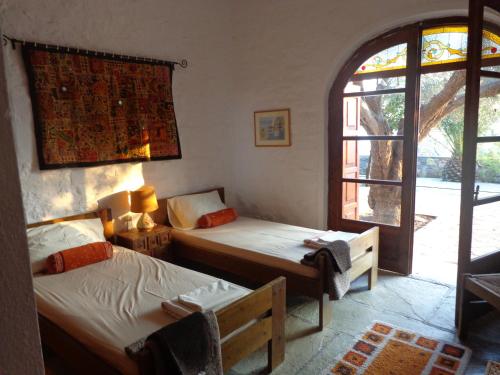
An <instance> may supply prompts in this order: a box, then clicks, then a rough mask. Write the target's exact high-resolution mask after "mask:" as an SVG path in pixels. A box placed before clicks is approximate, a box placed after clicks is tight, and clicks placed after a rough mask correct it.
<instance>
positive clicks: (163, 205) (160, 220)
mask: <svg viewBox="0 0 500 375" xmlns="http://www.w3.org/2000/svg"><path fill="white" fill-rule="evenodd" d="M214 190H217V192H218V193H219V196H220V199H221V200H222V202H224V203H225V202H226V199H225V193H224V188H223V187H218V188H212V189H207V190H202V191H196V192H191V193H186V194H178V195H176V196H179V195H188V194H201V193H208V192H210V191H214ZM169 198H173V197H168V198H161V199H158V207H159V208H158V209H157V210H156V211H155V212H151V213H150V215H151V217H152V218H153V220H154V221H155V223H156V224H163V225H170V222H169V221H168V213H167V201H168V199H169Z"/></svg>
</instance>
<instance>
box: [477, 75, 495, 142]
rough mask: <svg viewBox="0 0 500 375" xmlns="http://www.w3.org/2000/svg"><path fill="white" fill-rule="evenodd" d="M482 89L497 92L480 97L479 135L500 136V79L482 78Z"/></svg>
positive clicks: (486, 91) (485, 91)
mask: <svg viewBox="0 0 500 375" xmlns="http://www.w3.org/2000/svg"><path fill="white" fill-rule="evenodd" d="M481 91H482V92H484V93H488V92H492V93H494V92H497V94H496V95H491V94H488V95H487V96H482V97H481V98H480V99H479V119H478V121H479V123H478V126H479V128H478V136H479V137H487V136H500V79H498V78H484V77H483V78H481Z"/></svg>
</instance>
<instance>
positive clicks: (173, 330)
mask: <svg viewBox="0 0 500 375" xmlns="http://www.w3.org/2000/svg"><path fill="white" fill-rule="evenodd" d="M125 351H126V352H127V354H128V355H129V356H130V357H131V358H132V359H135V360H137V362H138V364H139V371H140V373H141V374H142V375H146V374H148V375H167V374H168V375H199V374H206V375H222V374H223V371H222V355H221V350H220V336H219V326H218V324H217V318H216V316H215V313H214V312H213V311H206V312H204V313H200V312H195V313H193V314H191V315H189V316H187V317H185V318H183V319H181V320H178V321H177V322H175V323H172V324H169V325H168V326H166V327H163V328H161V329H160V330H158V331H156V332H154V333H152V334H151V335H149V336H148V338H147V339H141V340H139V341H137V342H135V343H133V344H131V345H129V346H128V347H126V348H125ZM151 364H152V366H151Z"/></svg>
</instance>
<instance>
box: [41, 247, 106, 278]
mask: <svg viewBox="0 0 500 375" xmlns="http://www.w3.org/2000/svg"><path fill="white" fill-rule="evenodd" d="M112 256H113V245H111V243H110V242H94V243H89V244H87V245H83V246H78V247H74V248H72V249H67V250H63V251H59V252H57V253H55V254H52V255H49V256H48V258H47V260H46V264H47V272H48V273H61V272H67V271H71V270H74V269H75V268H80V267H83V266H86V265H88V264H93V263H97V262H102V261H103V260H107V259H109V258H111V257H112Z"/></svg>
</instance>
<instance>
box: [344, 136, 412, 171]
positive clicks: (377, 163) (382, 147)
mask: <svg viewBox="0 0 500 375" xmlns="http://www.w3.org/2000/svg"><path fill="white" fill-rule="evenodd" d="M402 157H403V141H400V140H394V141H392V140H391V141H344V171H343V175H344V178H368V179H373V180H391V181H401V176H402V170H403V161H402Z"/></svg>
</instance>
